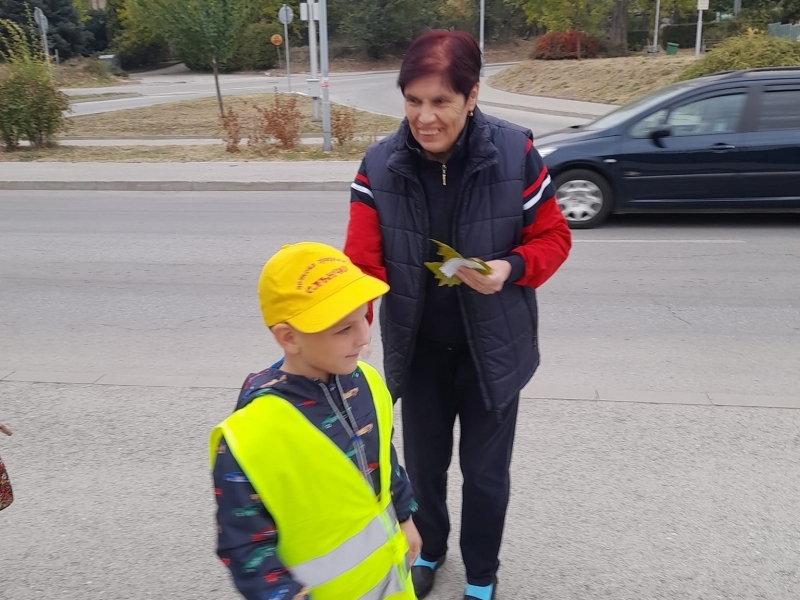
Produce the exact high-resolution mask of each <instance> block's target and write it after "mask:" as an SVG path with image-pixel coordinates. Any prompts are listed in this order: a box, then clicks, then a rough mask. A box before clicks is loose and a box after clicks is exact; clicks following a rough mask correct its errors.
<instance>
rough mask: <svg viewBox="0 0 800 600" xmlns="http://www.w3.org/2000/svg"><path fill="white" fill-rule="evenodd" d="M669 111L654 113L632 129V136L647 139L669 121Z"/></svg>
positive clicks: (663, 110)
mask: <svg viewBox="0 0 800 600" xmlns="http://www.w3.org/2000/svg"><path fill="white" fill-rule="evenodd" d="M668 114H669V111H668V110H667V109H666V108H664V109H662V110H658V111H656V112H654V113H653V114H652V115H649V116H647V117H645V118H644V119H642V120H641V121H639V122H638V123H637V124H636V125H634V126H633V127H631V132H630V135H631V137H634V138H646V137H647V136H649V135H650V133H651V132H653V131H655V130H656V129H658V128H659V127H662V126H663V125H664V123H666V121H667V115H668Z"/></svg>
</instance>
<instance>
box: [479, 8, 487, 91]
mask: <svg viewBox="0 0 800 600" xmlns="http://www.w3.org/2000/svg"><path fill="white" fill-rule="evenodd" d="M485 22H486V0H481V35H480V40H481V41H480V47H481V77H483V75H484V72H485V65H486V59H485V58H484V54H483V33H484V24H485Z"/></svg>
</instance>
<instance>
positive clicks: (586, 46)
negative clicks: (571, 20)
mask: <svg viewBox="0 0 800 600" xmlns="http://www.w3.org/2000/svg"><path fill="white" fill-rule="evenodd" d="M579 40H580V54H579V52H578V41H579ZM599 52H600V42H599V41H598V40H596V39H595V38H593V37H590V36H588V35H585V34H583V33H580V32H578V31H576V30H574V29H571V30H570V31H551V32H550V33H547V34H545V35H543V36H540V37H539V38H538V39H537V40H536V48H535V50H534V51H533V58H535V59H537V60H563V59H568V58H596V57H597V55H598V53H599Z"/></svg>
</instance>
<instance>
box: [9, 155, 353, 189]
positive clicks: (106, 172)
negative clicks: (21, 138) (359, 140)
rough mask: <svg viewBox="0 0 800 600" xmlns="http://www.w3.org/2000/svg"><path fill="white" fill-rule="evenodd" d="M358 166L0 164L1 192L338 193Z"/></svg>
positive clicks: (306, 163)
mask: <svg viewBox="0 0 800 600" xmlns="http://www.w3.org/2000/svg"><path fill="white" fill-rule="evenodd" d="M358 166H359V162H358V161H296V162H278V161H259V162H187V163H59V162H52V163H49V162H39V163H13V162H12V163H3V162H0V190H115V191H167V192H179V191H280V192H285V191H343V190H347V188H349V187H350V184H351V182H352V181H353V177H354V176H355V174H356V171H357V170H358Z"/></svg>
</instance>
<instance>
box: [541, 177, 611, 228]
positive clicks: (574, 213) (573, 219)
mask: <svg viewBox="0 0 800 600" xmlns="http://www.w3.org/2000/svg"><path fill="white" fill-rule="evenodd" d="M554 185H555V188H556V202H558V207H559V208H560V209H561V213H562V214H563V215H564V218H565V219H566V220H567V224H568V225H569V228H570V229H592V228H594V227H597V226H598V225H600V223H602V222H603V221H605V220H606V219H607V218H608V215H610V214H611V211H612V210H613V208H614V197H613V194H612V193H611V186H610V185H609V183H608V181H607V180H606V178H605V177H603V176H602V175H600V174H599V173H596V172H594V171H589V170H588V169H575V170H572V171H565V172H564V173H561V174H560V175H558V176H557V177H556V178H555V181H554Z"/></svg>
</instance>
